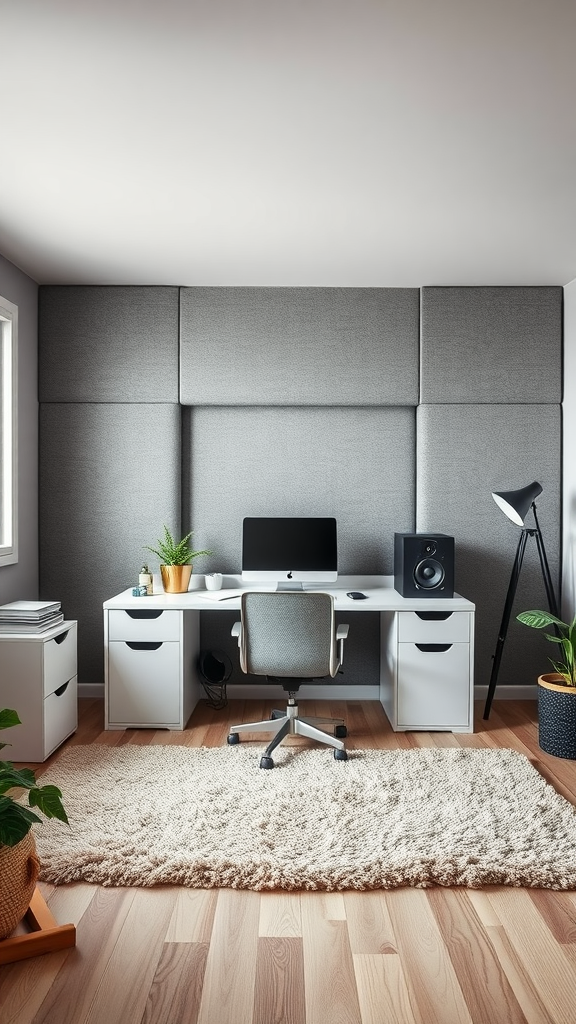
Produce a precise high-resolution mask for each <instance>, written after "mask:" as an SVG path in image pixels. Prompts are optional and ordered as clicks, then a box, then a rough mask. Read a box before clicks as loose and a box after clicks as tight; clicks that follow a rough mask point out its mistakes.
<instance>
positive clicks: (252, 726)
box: [228, 697, 346, 768]
mask: <svg viewBox="0 0 576 1024" xmlns="http://www.w3.org/2000/svg"><path fill="white" fill-rule="evenodd" d="M319 725H333V726H334V732H335V735H334V736H330V734H329V733H327V732H325V731H324V730H323V729H320V728H318V726H319ZM337 731H338V732H337ZM243 732H271V733H273V739H272V741H271V743H269V745H268V746H267V747H266V750H265V751H264V754H263V756H262V760H261V762H260V767H261V768H273V767H274V762H273V761H272V758H271V756H270V755H271V753H272V751H273V750H274V749H275V748H276V747H277V746H278V745H279V744H280V743H281V742H282V740H283V739H284V738H285V737H286V736H306V738H307V739H310V740H317V741H318V742H319V743H325V744H326V745H327V746H330V747H334V756H335V757H337V760H340V761H344V760H346V750H345V747H344V744H343V742H342V740H341V739H339V736H346V726H345V725H344V719H343V718H308V717H306V716H304V717H303V718H300V716H299V714H298V703H297V702H296V701H295V700H294V699H293V698H292V697H291V698H290V700H289V702H288V706H287V708H286V711H277V710H274V711H273V712H272V715H271V717H270V718H269V719H268V720H267V721H265V722H246V723H244V724H242V725H233V726H232V727H231V728H230V733H229V735H228V743H229V744H230V745H231V746H232V745H233V744H235V743H238V742H239V738H240V737H239V733H243ZM263 762H270V763H263Z"/></svg>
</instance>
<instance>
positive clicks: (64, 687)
mask: <svg viewBox="0 0 576 1024" xmlns="http://www.w3.org/2000/svg"><path fill="white" fill-rule="evenodd" d="M69 682H70V680H68V683H69ZM68 683H63V685H62V686H59V687H58V689H57V690H54V693H55V694H56V696H57V697H61V696H62V694H63V693H66V690H67V689H68Z"/></svg>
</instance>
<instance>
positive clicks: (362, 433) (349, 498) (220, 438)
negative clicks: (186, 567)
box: [183, 407, 415, 685]
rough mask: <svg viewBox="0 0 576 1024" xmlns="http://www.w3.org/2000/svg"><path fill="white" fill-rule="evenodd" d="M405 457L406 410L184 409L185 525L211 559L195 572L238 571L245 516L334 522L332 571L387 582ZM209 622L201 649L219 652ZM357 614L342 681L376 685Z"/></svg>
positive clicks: (409, 493) (411, 450) (409, 516)
mask: <svg viewBox="0 0 576 1024" xmlns="http://www.w3.org/2000/svg"><path fill="white" fill-rule="evenodd" d="M414 454H415V411H414V409H371V408H359V409H333V408H301V409H297V408H256V409H244V408H211V407H202V408H195V409H187V410H185V413H184V418H183V461H184V467H185V471H184V477H183V488H184V491H183V512H184V521H185V522H190V523H191V524H192V526H193V528H194V531H195V538H197V540H198V542H199V543H200V544H201V545H202V547H205V546H206V547H208V548H210V549H212V550H213V551H214V555H213V557H212V558H210V559H206V560H205V561H204V562H203V563H202V567H200V565H199V568H200V571H202V569H203V570H204V571H210V570H213V571H214V570H221V571H223V572H230V573H232V572H239V570H240V567H241V538H242V519H243V517H244V516H258V515H264V516H265V515H271V516H274V515H278V516H281V515H287V516H292V515H295V516H296V515H330V516H331V515H334V516H336V518H337V520H338V549H339V571H340V572H341V573H343V574H346V573H354V572H358V573H388V574H391V573H392V572H393V535H394V531H395V530H400V531H411V530H413V528H414V499H415V495H414V471H415V463H414ZM217 615H218V613H213V614H212V615H211V616H210V618H209V619H207V621H206V623H205V626H203V634H202V643H203V645H205V646H206V645H210V646H212V645H215V646H217V647H219V648H223V649H225V650H226V649H227V647H228V646H229V645H228V638H227V632H226V630H227V625H226V626H224V624H222V625H219V624H218V621H217V619H216V616H217ZM364 615H366V613H364ZM364 615H362V616H359V618H358V623H357V624H356V626H355V634H356V640H357V641H358V642H360V637H362V643H359V646H358V647H356V641H355V642H354V643H352V644H351V648H350V651H349V652H348V653H347V671H346V678H345V679H344V678H342V680H341V681H342V682H346V683H347V684H350V683H364V684H370V685H377V683H378V681H379V677H378V650H379V619H378V616H377V615H376V616H374V617H372V616H368V615H366V619H367V620H368V619H370V622H368V621H366V622H364V621H362V622H361V621H360V620H363V619H364ZM203 618H206V616H203ZM210 619H214V621H213V622H212V621H210ZM362 645H364V647H365V651H366V656H365V658H362V656H361V650H362ZM354 651H356V656H355V658H354V657H353V652H354ZM351 658H352V660H351ZM237 681H238V680H237Z"/></svg>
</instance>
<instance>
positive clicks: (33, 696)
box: [0, 621, 78, 761]
mask: <svg viewBox="0 0 576 1024" xmlns="http://www.w3.org/2000/svg"><path fill="white" fill-rule="evenodd" d="M0 706H2V707H3V708H12V709H13V710H14V711H16V712H17V714H18V717H19V718H20V720H21V723H22V724H21V725H17V726H14V727H13V728H12V729H7V730H6V731H5V733H3V734H2V740H3V741H4V742H7V743H10V744H12V745H11V746H10V747H7V748H6V750H5V751H4V756H5V757H7V758H9V759H10V760H11V761H45V760H46V758H47V757H48V756H49V755H50V754H51V753H52V752H53V751H54V750H55V749H56V747H59V746H60V744H61V743H63V742H64V740H65V739H66V738H67V737H68V736H70V735H71V734H72V733H73V732H75V730H76V728H77V725H78V693H77V668H76V622H72V621H69V622H61V623H60V624H59V625H58V626H55V627H54V628H53V629H50V630H47V631H46V633H41V634H37V635H34V636H30V635H29V634H28V635H27V634H16V633H14V634H9V633H7V634H3V635H2V636H1V637H0Z"/></svg>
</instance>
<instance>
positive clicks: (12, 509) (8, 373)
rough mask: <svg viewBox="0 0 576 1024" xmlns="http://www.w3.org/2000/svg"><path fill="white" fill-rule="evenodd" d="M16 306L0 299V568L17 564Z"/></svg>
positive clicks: (0, 297)
mask: <svg viewBox="0 0 576 1024" xmlns="http://www.w3.org/2000/svg"><path fill="white" fill-rule="evenodd" d="M17 341H18V307H17V306H15V305H14V304H13V303H12V302H8V300H7V299H3V298H2V296H0V565H10V564H12V563H13V562H17V561H18V516H17V512H18V504H17V499H18V490H17V470H18V461H17V352H18V347H17Z"/></svg>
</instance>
